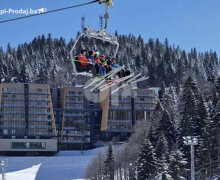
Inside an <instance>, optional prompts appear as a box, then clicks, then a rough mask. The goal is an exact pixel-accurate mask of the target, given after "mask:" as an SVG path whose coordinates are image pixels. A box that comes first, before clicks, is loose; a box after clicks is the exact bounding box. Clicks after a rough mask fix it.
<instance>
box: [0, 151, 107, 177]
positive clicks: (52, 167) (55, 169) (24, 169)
mask: <svg viewBox="0 0 220 180" xmlns="http://www.w3.org/2000/svg"><path fill="white" fill-rule="evenodd" d="M104 150H105V148H97V149H93V150H87V151H84V152H83V153H81V151H60V152H59V153H57V155H55V156H34V157H33V156H32V157H27V156H22V157H21V156H17V157H14V156H0V161H2V160H4V161H5V162H6V179H7V180H15V179H14V177H16V180H24V179H25V180H48V179H52V180H73V179H82V178H84V175H85V170H86V167H87V165H88V164H89V162H90V161H91V159H92V158H93V157H94V156H95V155H96V154H98V153H99V152H101V151H104ZM0 173H1V170H0ZM35 177H36V178H35ZM19 178H20V179H19ZM0 180H1V175H0Z"/></svg>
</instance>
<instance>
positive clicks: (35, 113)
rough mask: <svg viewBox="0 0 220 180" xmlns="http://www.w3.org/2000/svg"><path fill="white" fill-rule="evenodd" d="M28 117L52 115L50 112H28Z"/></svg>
mask: <svg viewBox="0 0 220 180" xmlns="http://www.w3.org/2000/svg"><path fill="white" fill-rule="evenodd" d="M28 114H29V115H47V116H48V115H53V113H51V112H39V111H29V112H28Z"/></svg>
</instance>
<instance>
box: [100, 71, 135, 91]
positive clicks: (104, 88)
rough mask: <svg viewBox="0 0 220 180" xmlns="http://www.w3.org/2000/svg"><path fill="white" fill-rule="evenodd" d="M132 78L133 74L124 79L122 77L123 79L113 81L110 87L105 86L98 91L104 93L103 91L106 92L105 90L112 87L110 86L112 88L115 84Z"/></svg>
mask: <svg viewBox="0 0 220 180" xmlns="http://www.w3.org/2000/svg"><path fill="white" fill-rule="evenodd" d="M133 76H134V73H131V74H130V75H128V76H125V77H123V78H120V79H117V80H116V81H113V82H112V83H111V84H110V85H106V86H104V87H102V88H99V90H100V91H104V90H106V89H107V88H110V87H112V86H114V85H116V84H118V83H120V82H123V81H125V80H127V79H130V78H132V77H133Z"/></svg>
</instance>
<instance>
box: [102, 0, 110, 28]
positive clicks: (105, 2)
mask: <svg viewBox="0 0 220 180" xmlns="http://www.w3.org/2000/svg"><path fill="white" fill-rule="evenodd" d="M103 3H104V4H105V15H104V18H105V27H104V30H103V31H106V30H107V27H108V19H109V13H108V7H109V6H113V2H112V0H99V4H103Z"/></svg>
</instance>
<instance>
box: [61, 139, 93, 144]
mask: <svg viewBox="0 0 220 180" xmlns="http://www.w3.org/2000/svg"><path fill="white" fill-rule="evenodd" d="M62 142H63V143H89V142H90V141H87V140H86V141H83V140H72V139H71V140H70V139H68V140H62Z"/></svg>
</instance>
